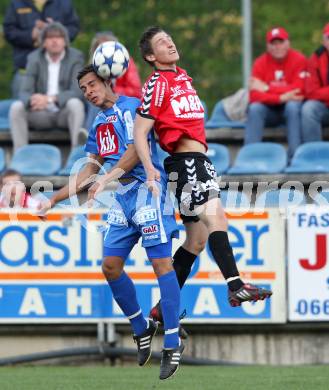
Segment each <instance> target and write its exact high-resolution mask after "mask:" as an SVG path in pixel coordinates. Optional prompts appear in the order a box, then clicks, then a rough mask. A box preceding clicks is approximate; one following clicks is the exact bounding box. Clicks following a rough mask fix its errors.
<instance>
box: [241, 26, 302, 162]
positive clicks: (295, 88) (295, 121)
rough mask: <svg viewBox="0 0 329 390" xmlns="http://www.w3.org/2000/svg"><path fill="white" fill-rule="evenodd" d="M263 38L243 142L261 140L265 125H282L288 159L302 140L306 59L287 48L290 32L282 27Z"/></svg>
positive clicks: (254, 72) (251, 86) (252, 84)
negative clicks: (284, 132)
mask: <svg viewBox="0 0 329 390" xmlns="http://www.w3.org/2000/svg"><path fill="white" fill-rule="evenodd" d="M266 41H267V51H266V53H264V54H262V55H261V56H260V57H258V58H257V59H256V60H255V62H254V64H253V68H252V75H251V78H250V85H249V89H250V93H249V102H250V104H249V107H248V116H247V122H246V133H245V144H249V143H254V142H260V141H261V140H262V135H263V129H264V127H265V126H278V125H282V124H285V125H286V131H287V139H288V155H289V158H291V157H292V155H293V154H294V151H295V150H296V148H297V147H298V145H299V144H300V143H301V119H300V110H301V106H302V101H303V99H304V81H305V76H306V58H305V56H304V55H303V54H302V53H300V52H298V51H296V50H294V49H291V48H290V42H289V35H288V33H287V31H286V30H285V29H284V28H282V27H277V28H273V29H271V30H270V31H268V33H267V34H266Z"/></svg>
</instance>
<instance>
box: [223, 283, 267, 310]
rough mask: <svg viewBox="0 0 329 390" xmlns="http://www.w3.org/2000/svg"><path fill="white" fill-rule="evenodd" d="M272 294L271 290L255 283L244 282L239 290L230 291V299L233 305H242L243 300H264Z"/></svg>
mask: <svg viewBox="0 0 329 390" xmlns="http://www.w3.org/2000/svg"><path fill="white" fill-rule="evenodd" d="M271 295H272V291H271V290H266V289H265V288H262V287H257V286H255V285H253V284H244V285H243V286H242V287H240V288H239V290H236V291H231V290H229V292H228V301H229V303H230V305H231V306H233V307H235V306H240V305H241V303H242V302H256V301H259V300H261V301H263V300H264V299H265V298H269V297H270V296H271Z"/></svg>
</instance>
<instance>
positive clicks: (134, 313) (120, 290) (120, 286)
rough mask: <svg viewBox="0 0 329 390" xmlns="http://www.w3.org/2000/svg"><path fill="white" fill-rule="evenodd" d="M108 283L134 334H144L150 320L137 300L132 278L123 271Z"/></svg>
mask: <svg viewBox="0 0 329 390" xmlns="http://www.w3.org/2000/svg"><path fill="white" fill-rule="evenodd" d="M108 284H109V286H110V287H111V290H112V294H113V297H114V299H115V300H116V302H117V303H118V305H119V306H120V309H121V310H122V311H123V312H124V314H125V315H126V317H128V319H129V321H130V323H131V326H132V328H133V332H134V334H135V335H137V336H139V335H141V334H143V333H144V332H145V330H146V329H147V327H148V321H146V319H145V318H144V316H143V313H142V310H141V308H140V306H139V303H138V302H137V296H136V289H135V286H134V283H133V282H132V280H131V279H130V278H129V276H128V275H127V274H126V273H125V272H122V274H121V275H120V277H119V278H118V279H115V280H109V281H108Z"/></svg>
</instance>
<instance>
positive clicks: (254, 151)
mask: <svg viewBox="0 0 329 390" xmlns="http://www.w3.org/2000/svg"><path fill="white" fill-rule="evenodd" d="M286 166H287V152H286V150H285V148H284V147H283V146H282V145H280V144H276V143H273V142H257V143H254V144H248V145H244V146H243V147H242V148H241V149H240V151H239V153H238V155H237V157H236V159H235V162H234V164H233V166H232V168H230V169H229V170H228V172H227V173H228V174H229V175H244V174H271V173H279V172H282V171H283V170H284V169H285V167H286Z"/></svg>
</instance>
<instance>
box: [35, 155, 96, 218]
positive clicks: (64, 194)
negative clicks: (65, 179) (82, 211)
mask: <svg viewBox="0 0 329 390" xmlns="http://www.w3.org/2000/svg"><path fill="white" fill-rule="evenodd" d="M102 164H103V158H102V157H100V156H98V155H96V154H89V156H88V162H87V164H86V165H85V166H84V167H83V169H82V170H81V171H80V172H79V173H78V174H77V175H75V176H73V177H70V181H69V183H68V184H66V185H65V186H64V187H62V188H61V189H59V190H58V191H57V192H55V194H54V195H53V196H52V197H51V198H50V200H49V201H47V202H44V203H43V204H42V205H41V209H40V210H39V213H40V214H45V213H46V212H47V211H48V210H49V209H50V208H52V207H54V206H55V204H56V203H58V202H60V201H62V200H64V199H67V198H69V197H71V196H73V195H75V194H77V193H79V192H81V191H82V190H83V189H84V188H85V187H86V186H87V185H89V184H91V183H92V182H93V181H95V177H96V174H97V173H98V171H99V170H100V167H101V166H102Z"/></svg>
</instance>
